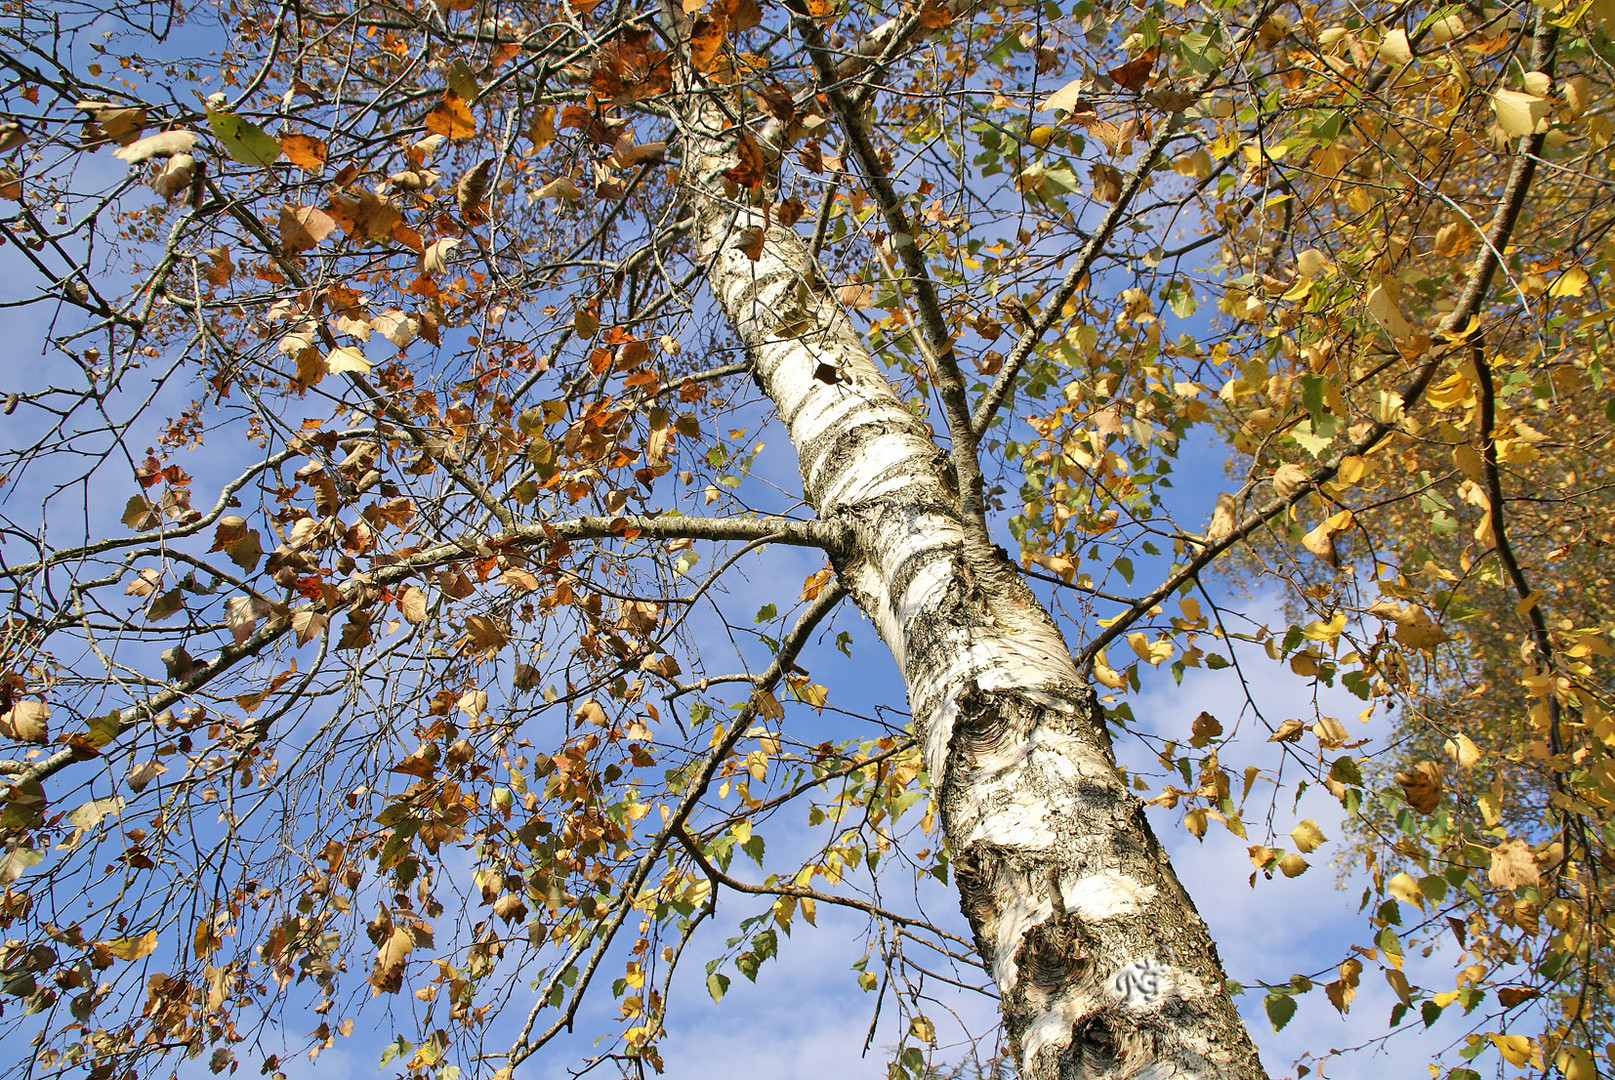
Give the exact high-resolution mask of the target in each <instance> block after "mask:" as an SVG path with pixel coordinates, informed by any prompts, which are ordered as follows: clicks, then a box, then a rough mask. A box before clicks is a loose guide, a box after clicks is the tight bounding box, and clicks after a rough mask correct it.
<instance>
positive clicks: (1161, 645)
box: [1127, 633, 1172, 667]
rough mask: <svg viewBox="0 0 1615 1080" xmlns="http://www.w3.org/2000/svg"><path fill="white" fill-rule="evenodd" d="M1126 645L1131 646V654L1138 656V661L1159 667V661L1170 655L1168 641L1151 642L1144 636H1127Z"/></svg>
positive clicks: (1170, 645) (1170, 644)
mask: <svg viewBox="0 0 1615 1080" xmlns="http://www.w3.org/2000/svg"><path fill="white" fill-rule="evenodd" d="M1127 644H1129V645H1131V646H1132V648H1133V652H1135V653H1137V654H1138V658H1139V659H1140V660H1144V661H1146V662H1148V663H1151V664H1154V665H1156V666H1157V667H1159V666H1160V664H1161V661H1162V660H1165V659H1167V658H1168V657H1170V656H1171V655H1172V643H1171V642H1170V641H1151V640H1150V639H1149V638H1148V637H1146V636H1145V635H1144V634H1141V633H1140V634H1128V635H1127Z"/></svg>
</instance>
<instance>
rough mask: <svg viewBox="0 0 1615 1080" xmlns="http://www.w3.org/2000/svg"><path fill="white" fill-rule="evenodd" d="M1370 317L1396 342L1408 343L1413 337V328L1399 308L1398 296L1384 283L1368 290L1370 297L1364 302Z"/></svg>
mask: <svg viewBox="0 0 1615 1080" xmlns="http://www.w3.org/2000/svg"><path fill="white" fill-rule="evenodd" d="M1364 306H1365V307H1366V308H1367V310H1368V315H1369V317H1370V318H1371V319H1373V320H1374V321H1375V322H1377V323H1379V325H1380V329H1382V330H1384V331H1385V332H1386V333H1387V334H1389V335H1390V336H1391V338H1392V339H1393V340H1395V341H1407V340H1409V339H1410V338H1412V337H1413V327H1412V325H1411V324H1410V323H1409V322H1408V321H1407V318H1406V317H1405V316H1403V314H1402V309H1401V308H1400V307H1398V306H1397V303H1396V296H1395V294H1394V293H1392V292H1391V290H1390V288H1389V287H1387V286H1386V284H1385V283H1384V282H1381V283H1379V284H1376V285H1375V286H1374V287H1373V288H1372V289H1369V290H1368V297H1367V298H1366V299H1365V300H1364Z"/></svg>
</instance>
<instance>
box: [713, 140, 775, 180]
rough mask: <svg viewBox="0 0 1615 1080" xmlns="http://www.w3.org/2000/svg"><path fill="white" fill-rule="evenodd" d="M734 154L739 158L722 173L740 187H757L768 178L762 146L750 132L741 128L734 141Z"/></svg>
mask: <svg viewBox="0 0 1615 1080" xmlns="http://www.w3.org/2000/svg"><path fill="white" fill-rule="evenodd" d="M735 154H736V155H737V156H738V158H739V160H738V161H736V162H735V167H734V168H732V169H725V170H724V171H723V175H724V176H726V177H728V178H729V179H730V180H733V181H734V182H735V183H737V184H739V185H741V186H742V187H759V186H760V185H761V184H762V182H763V181H764V180H765V179H767V178H768V163H767V161H766V160H765V159H764V158H763V150H762V147H760V146H758V145H757V140H756V139H754V138H753V137H752V134H751V132H749V131H745V130H742V131H741V133H740V139H739V141H738V142H736V143H735Z"/></svg>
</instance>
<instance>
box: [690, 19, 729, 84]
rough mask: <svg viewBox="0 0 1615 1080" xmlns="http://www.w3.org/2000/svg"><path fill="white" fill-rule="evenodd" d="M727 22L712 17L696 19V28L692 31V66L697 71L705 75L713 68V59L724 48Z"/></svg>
mask: <svg viewBox="0 0 1615 1080" xmlns="http://www.w3.org/2000/svg"><path fill="white" fill-rule="evenodd" d="M725 21H726V20H724V19H714V18H712V17H711V16H710V15H699V16H697V17H696V20H695V28H694V29H693V30H691V31H690V66H691V67H693V68H695V70H697V71H699V72H702V73H703V74H704V73H705V72H706V70H707V69H708V68H710V67H711V66H712V58H713V57H715V56H717V55H718V50H719V49H720V48H722V47H723V30H724V22H725Z"/></svg>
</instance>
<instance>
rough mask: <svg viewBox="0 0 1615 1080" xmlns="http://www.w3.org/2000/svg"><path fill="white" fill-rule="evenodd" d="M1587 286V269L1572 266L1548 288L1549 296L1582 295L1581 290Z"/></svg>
mask: <svg viewBox="0 0 1615 1080" xmlns="http://www.w3.org/2000/svg"><path fill="white" fill-rule="evenodd" d="M1586 287H1587V271H1585V270H1583V269H1582V268H1581V267H1579V266H1572V267H1571V268H1570V269H1568V270H1566V271H1565V272H1564V273H1562V274H1560V275H1559V280H1557V281H1555V282H1554V283H1553V284H1552V285H1551V286H1550V287H1549V288H1548V295H1549V296H1580V295H1581V291H1582V290H1583V289H1585V288H1586Z"/></svg>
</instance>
